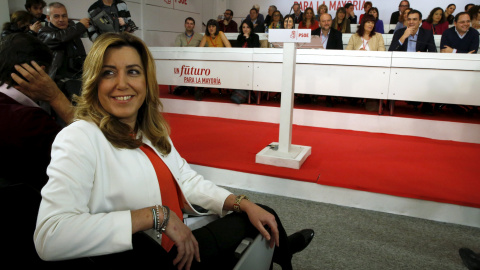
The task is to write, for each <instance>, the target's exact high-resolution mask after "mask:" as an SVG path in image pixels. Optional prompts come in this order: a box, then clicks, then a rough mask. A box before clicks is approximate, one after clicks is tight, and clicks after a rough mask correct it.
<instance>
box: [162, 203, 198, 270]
mask: <svg viewBox="0 0 480 270" xmlns="http://www.w3.org/2000/svg"><path fill="white" fill-rule="evenodd" d="M165 234H166V235H167V236H168V237H169V238H170V239H172V241H173V242H174V243H175V246H176V247H177V251H178V255H177V257H176V258H175V259H174V260H173V264H174V265H176V266H177V269H179V270H180V269H187V270H189V269H190V267H191V265H192V261H193V258H194V257H195V259H196V260H197V261H198V262H200V250H199V248H198V242H197V239H195V236H194V235H193V233H192V231H191V230H190V228H188V227H187V225H185V224H184V223H183V221H182V220H181V219H180V218H178V216H177V215H176V214H175V213H174V212H173V211H171V212H170V219H169V221H168V224H167V228H166V230H165Z"/></svg>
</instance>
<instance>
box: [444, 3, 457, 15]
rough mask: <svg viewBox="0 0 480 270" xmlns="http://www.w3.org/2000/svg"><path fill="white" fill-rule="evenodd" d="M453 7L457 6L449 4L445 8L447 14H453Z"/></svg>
mask: <svg viewBox="0 0 480 270" xmlns="http://www.w3.org/2000/svg"><path fill="white" fill-rule="evenodd" d="M455 9H457V7H456V6H455V5H451V6H450V7H449V8H447V10H446V11H447V13H448V14H453V13H454V12H455Z"/></svg>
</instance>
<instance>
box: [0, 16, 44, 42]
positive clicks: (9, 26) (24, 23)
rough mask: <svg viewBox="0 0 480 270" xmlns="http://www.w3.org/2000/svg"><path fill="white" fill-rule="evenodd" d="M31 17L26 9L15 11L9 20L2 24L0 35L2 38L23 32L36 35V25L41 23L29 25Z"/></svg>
mask: <svg viewBox="0 0 480 270" xmlns="http://www.w3.org/2000/svg"><path fill="white" fill-rule="evenodd" d="M32 19H33V16H32V15H31V14H30V13H28V12H26V11H23V10H19V11H15V12H14V13H13V14H12V16H11V17H10V22H6V23H4V24H3V28H2V34H1V37H2V38H3V37H5V36H7V35H9V34H13V33H24V32H27V33H29V34H31V35H33V36H36V35H37V32H38V30H36V27H37V25H39V26H41V25H40V23H38V24H32V25H30V22H31V21H32ZM35 30H36V31H35Z"/></svg>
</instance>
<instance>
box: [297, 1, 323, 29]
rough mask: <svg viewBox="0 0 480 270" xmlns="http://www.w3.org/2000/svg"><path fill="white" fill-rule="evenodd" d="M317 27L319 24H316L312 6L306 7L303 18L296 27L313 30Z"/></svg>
mask: <svg viewBox="0 0 480 270" xmlns="http://www.w3.org/2000/svg"><path fill="white" fill-rule="evenodd" d="M319 27H320V25H319V24H318V21H317V20H315V16H314V14H313V8H311V7H307V8H306V9H305V13H304V14H303V20H302V21H301V22H300V24H299V25H298V29H310V30H312V31H313V30H315V29H317V28H319Z"/></svg>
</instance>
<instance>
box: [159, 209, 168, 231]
mask: <svg viewBox="0 0 480 270" xmlns="http://www.w3.org/2000/svg"><path fill="white" fill-rule="evenodd" d="M162 207H163V222H162V226H161V227H160V230H161V231H162V232H165V230H166V229H167V225H168V220H169V219H170V208H168V206H165V205H164V206H162Z"/></svg>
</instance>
